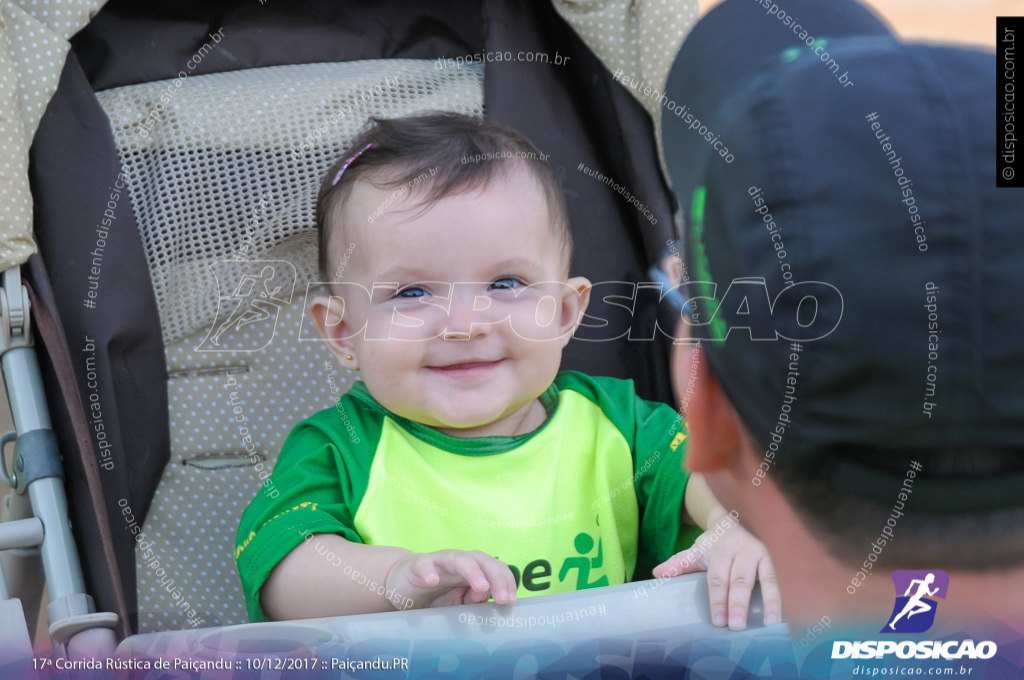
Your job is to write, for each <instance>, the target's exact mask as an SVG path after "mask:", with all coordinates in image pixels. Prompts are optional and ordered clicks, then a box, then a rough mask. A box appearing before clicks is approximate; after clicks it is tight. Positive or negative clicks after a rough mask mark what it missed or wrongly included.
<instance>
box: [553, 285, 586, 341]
mask: <svg viewBox="0 0 1024 680" xmlns="http://www.w3.org/2000/svg"><path fill="white" fill-rule="evenodd" d="M566 283H567V284H568V285H567V286H565V287H563V292H562V315H561V324H562V328H561V330H562V336H561V337H562V347H565V346H566V345H567V344H569V340H571V339H572V336H573V333H575V332H576V329H577V328H578V327H579V325H580V323H582V322H583V315H584V313H586V311H587V306H588V305H589V304H590V291H591V289H592V288H593V285H592V284H591V283H590V279H588V278H586V277H585V276H573V277H572V278H570V279H569V280H568V281H566Z"/></svg>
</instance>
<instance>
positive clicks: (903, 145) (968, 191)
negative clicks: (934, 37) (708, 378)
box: [662, 0, 1024, 512]
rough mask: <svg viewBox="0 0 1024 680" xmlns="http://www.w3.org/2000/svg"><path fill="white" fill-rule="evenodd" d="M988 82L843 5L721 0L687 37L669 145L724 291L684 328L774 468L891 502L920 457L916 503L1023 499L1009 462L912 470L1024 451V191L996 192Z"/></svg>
mask: <svg viewBox="0 0 1024 680" xmlns="http://www.w3.org/2000/svg"><path fill="white" fill-rule="evenodd" d="M773 8H774V9H773ZM798 26H799V28H797V27H798ZM995 77H996V64H995V55H994V54H992V53H989V52H984V51H979V50H971V49H964V48H954V47H943V46H929V45H908V44H904V43H901V42H899V41H898V40H897V39H896V38H895V37H893V36H892V35H891V34H890V33H889V31H888V30H887V29H886V28H885V26H884V25H883V24H882V23H881V22H880V21H879V20H878V19H876V18H875V17H874V16H873V15H871V14H870V13H869V12H868V11H867V10H865V9H864V8H863V7H861V6H860V5H859V4H857V3H855V2H852V1H849V0H829V1H828V2H821V1H820V0H781V1H780V2H779V3H778V4H777V3H776V2H771V1H770V0H761V1H760V2H752V1H751V0H726V2H724V3H722V4H721V5H719V6H718V7H716V8H715V9H713V10H712V11H711V12H710V13H709V14H708V15H707V16H706V17H705V18H704V19H702V20H701V21H700V22H698V24H697V25H696V26H695V27H694V29H693V31H692V32H691V34H690V35H689V36H688V37H687V39H686V41H685V42H684V43H683V46H682V48H681V50H680V53H679V56H678V57H677V58H676V61H675V64H674V66H673V68H672V71H671V73H670V75H669V79H668V84H667V87H666V95H667V98H668V99H669V100H671V101H673V102H680V103H681V104H680V105H678V106H677V107H676V108H675V110H674V111H666V112H665V114H664V115H663V117H662V132H663V138H664V145H665V157H666V162H667V165H668V168H669V171H670V174H671V177H672V181H673V185H674V189H675V191H676V194H677V196H678V198H679V201H680V204H681V206H682V207H683V209H684V211H683V213H684V218H685V219H684V221H685V226H684V234H682V235H681V236H682V239H683V242H684V253H685V259H686V264H687V266H688V275H689V278H691V279H694V280H700V281H709V282H714V283H715V284H717V290H712V289H711V288H710V287H708V286H705V288H704V294H705V295H707V297H715V298H717V300H718V303H719V304H717V308H716V305H715V304H711V305H707V304H704V305H698V309H700V310H702V314H703V318H702V319H698V320H699V321H703V322H704V323H703V324H702V325H699V326H696V327H695V328H694V329H693V331H694V334H695V335H697V336H698V337H701V338H703V339H705V340H706V341H707V342H705V349H706V352H707V356H708V360H709V362H710V364H711V366H712V368H713V370H714V372H715V374H716V376H717V377H718V378H719V380H720V382H721V383H722V385H723V388H724V389H725V391H726V393H727V394H728V396H729V398H730V400H731V401H732V403H733V405H734V406H735V407H736V410H737V412H738V413H739V415H740V417H741V418H742V420H743V422H744V424H745V425H746V427H747V428H748V430H749V431H750V434H751V435H752V436H753V437H754V438H755V439H756V440H757V441H758V443H759V444H761V445H763V446H767V447H769V449H766V451H765V461H767V462H768V468H769V470H770V468H771V467H772V466H778V467H779V468H782V467H786V468H787V469H789V470H791V471H797V472H799V473H800V474H803V475H808V476H814V477H816V478H819V479H824V480H827V481H828V482H829V484H831V485H832V486H834V487H835V488H838V489H841V490H844V491H846V492H848V493H852V494H856V495H861V496H865V497H874V498H877V499H878V500H883V501H890V502H891V501H892V500H893V499H894V496H893V493H892V488H893V487H892V483H893V480H897V481H896V485H897V486H899V480H902V479H903V477H904V476H905V474H906V473H905V472H904V470H902V469H900V466H901V465H905V464H906V461H908V460H916V461H918V462H919V464H920V467H921V470H920V472H919V473H918V474H917V476H916V481H915V483H914V486H913V494H912V496H913V505H912V507H913V508H915V509H918V510H922V511H932V512H972V511H984V510H990V509H996V508H1001V507H1011V506H1019V505H1021V504H1024V493H1022V489H1024V475H1022V473H1021V472H1020V470H1021V468H1019V467H1018V468H1015V469H1016V470H1018V472H1017V473H1016V474H1010V473H1005V474H1000V475H997V476H993V475H992V474H991V473H987V474H986V475H982V474H980V473H979V474H978V475H976V476H973V477H972V476H970V475H965V474H964V473H963V472H958V473H956V474H947V473H944V472H943V471H940V470H938V469H932V468H929V465H928V456H929V455H933V454H934V452H935V451H937V450H940V449H945V450H954V451H955V450H962V451H963V452H964V453H965V455H967V454H968V452H970V451H973V450H978V449H986V448H987V449H999V450H1016V451H1020V452H1022V453H1024V312H1022V311H1021V310H1020V308H1019V307H1018V306H1017V304H1016V298H1017V297H1018V295H1019V293H1018V291H1022V290H1024V238H1021V237H1020V235H1019V233H1018V232H1019V231H1020V228H1021V225H1020V224H1019V223H1020V221H1021V219H1022V218H1024V192H1021V191H1018V190H1015V189H1005V188H997V187H996V159H997V153H996V133H995V129H994V128H995V121H996V96H995V91H996V86H995ZM694 120H697V121H698V123H697V125H696V126H694ZM723 149H725V153H723ZM762 281H763V284H761V283H760V282H762ZM730 285H732V287H733V290H732V291H731V292H732V295H730V292H729V290H730V288H729V287H730ZM712 316H714V317H715V319H716V320H715V321H711V317H712ZM766 329H767V330H766ZM769 331H771V333H770V334H771V335H772V337H773V339H774V341H768V340H767V335H768V334H769ZM887 451H891V452H900V456H897V457H894V458H893V459H892V460H889V461H879V460H874V459H872V457H871V456H868V455H861V452H864V453H867V452H887ZM769 454H770V455H769ZM1022 458H1024V456H1022ZM901 461H902V462H901ZM1022 462H1024V461H1022Z"/></svg>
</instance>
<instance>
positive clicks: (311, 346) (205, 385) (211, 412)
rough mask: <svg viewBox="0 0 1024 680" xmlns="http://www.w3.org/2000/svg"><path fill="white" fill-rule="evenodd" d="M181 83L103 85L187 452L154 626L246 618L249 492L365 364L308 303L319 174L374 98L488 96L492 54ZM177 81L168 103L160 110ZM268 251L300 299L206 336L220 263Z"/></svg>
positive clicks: (385, 108) (148, 593) (176, 451)
mask: <svg viewBox="0 0 1024 680" xmlns="http://www.w3.org/2000/svg"><path fill="white" fill-rule="evenodd" d="M173 83H174V81H163V82H158V83H144V84H140V85H134V86H130V87H124V88H118V89H116V90H108V91H106V92H101V93H99V94H98V97H99V99H100V102H101V104H102V105H103V106H104V109H105V110H106V112H107V115H108V116H109V117H110V120H111V126H112V129H113V131H114V140H115V143H116V144H117V147H118V151H119V153H120V155H121V158H122V163H123V165H124V167H125V174H126V176H127V178H128V184H129V191H128V195H129V196H130V200H131V202H132V209H133V211H134V213H135V215H136V219H137V220H138V224H139V230H140V233H141V235H142V241H143V244H144V247H145V251H146V256H147V258H148V262H149V266H150V272H151V275H152V280H153V286H154V289H155V291H156V294H157V301H158V305H159V311H160V318H161V323H162V331H163V335H164V342H165V345H166V352H167V368H168V387H167V389H168V401H169V405H170V414H169V418H170V432H171V459H170V461H169V462H168V464H167V467H166V468H165V469H164V472H163V475H162V477H161V480H160V483H159V485H158V487H157V490H156V495H155V496H154V499H153V503H152V505H151V507H150V511H149V514H148V516H147V517H146V521H145V524H144V526H143V531H144V532H145V534H146V539H147V542H148V545H146V546H143V545H140V546H138V549H137V551H136V577H137V583H138V603H139V630H140V632H153V631H161V630H178V629H182V628H188V627H194V626H202V627H207V626H217V625H230V624H237V623H244V622H245V621H246V613H245V600H244V597H243V595H242V590H241V585H240V583H239V580H238V574H237V571H236V570H235V564H234V555H233V551H234V545H235V535H236V533H237V529H238V520H239V517H240V516H241V514H242V510H243V509H244V508H245V506H246V505H247V504H248V502H249V501H250V500H251V499H252V498H253V496H255V495H256V494H257V493H271V492H272V490H273V487H271V486H264V480H265V479H266V478H267V474H268V473H269V471H270V470H272V468H273V465H274V463H275V462H276V460H277V454H278V452H279V451H280V449H281V445H282V444H283V442H284V440H285V438H286V437H287V435H288V433H289V432H290V431H291V429H292V427H293V426H294V425H295V424H296V423H297V422H298V421H300V420H302V419H303V418H306V417H308V416H310V415H312V414H314V413H316V412H317V411H319V410H322V409H325V408H329V407H331V406H332V405H333V404H335V403H336V402H337V400H338V399H339V398H340V396H341V395H342V394H343V393H344V392H345V391H347V390H348V388H349V387H350V386H351V385H352V381H353V380H355V379H356V378H357V376H356V375H355V374H353V373H351V372H350V371H347V370H345V369H342V368H340V367H339V366H338V365H337V364H336V363H335V361H334V359H333V358H332V356H331V355H330V353H329V352H328V350H327V349H326V347H325V346H324V344H323V343H322V342H320V341H319V340H317V339H316V336H315V333H311V332H310V328H309V327H310V323H309V319H308V318H307V319H305V321H304V320H303V310H304V308H305V294H306V290H307V284H308V283H309V282H313V281H316V280H318V278H319V277H318V275H317V264H316V262H317V244H316V235H315V227H314V222H313V220H314V217H313V214H314V207H315V201H316V194H317V191H318V189H319V186H320V178H321V176H322V175H323V173H324V172H325V171H326V169H327V167H328V166H329V165H331V164H332V163H333V162H334V160H335V159H336V158H337V156H338V155H339V154H340V153H341V151H342V149H343V148H344V147H345V146H347V144H348V142H349V140H350V139H351V138H352V137H353V136H354V135H355V134H356V133H357V132H358V131H359V130H360V129H362V127H363V126H364V125H365V123H366V121H367V118H368V117H369V116H382V117H383V116H389V117H391V116H397V115H407V114H412V113H416V112H419V111H426V110H438V109H440V110H454V111H459V112H462V113H467V114H470V115H482V113H483V73H482V71H481V70H479V69H465V68H464V69H461V70H456V69H445V70H444V71H439V70H437V69H435V68H434V62H421V61H408V60H389V61H384V62H376V61H372V62H354V63H345V64H311V65H302V66H280V67H271V68H264V69H253V70H250V71H239V72H233V73H225V74H213V75H206V76H195V77H189V78H187V79H185V81H184V82H182V83H181V84H180V85H174V84H173ZM169 86H170V87H171V88H173V89H170V90H169V89H168V87H169ZM169 92H173V93H174V96H173V97H171V98H170V101H166V102H165V104H164V106H163V107H162V109H160V111H161V113H160V116H159V120H156V121H155V124H152V123H150V122H147V121H152V120H154V119H155V116H154V115H153V113H154V112H155V111H158V109H157V107H156V105H157V104H158V103H160V102H161V99H162V97H163V96H164V95H165V94H167V93H169ZM366 92H369V93H371V96H370V97H368V98H364V96H363V93H366ZM147 126H148V127H147ZM144 130H145V131H146V132H145V134H143V133H142V131H144ZM226 260H232V261H233V263H232V264H231V265H230V266H229V267H227V268H224V267H223V266H222V265H217V264H215V263H218V262H220V263H223V262H224V261H226ZM266 260H274V261H283V262H286V263H288V264H289V265H290V266H291V267H294V270H295V272H296V280H295V284H294V290H293V293H292V295H291V296H290V303H288V304H281V305H279V306H276V309H275V312H274V313H275V314H277V320H276V323H273V322H272V321H268V322H266V323H250V324H248V325H245V326H239V327H236V328H235V330H232V331H231V332H230V337H231V339H230V343H225V344H224V345H222V346H224V347H232V348H248V349H250V350H251V351H206V350H208V349H209V347H210V346H209V344H208V339H207V336H208V334H209V331H210V329H211V328H213V326H214V324H215V323H220V321H221V319H219V318H218V316H217V315H218V305H219V304H220V303H221V302H222V301H221V300H220V296H222V295H224V296H229V295H230V294H231V292H230V291H226V290H224V289H223V288H218V281H217V278H216V276H215V274H214V272H215V271H219V272H223V271H225V270H228V271H230V270H236V269H238V268H239V267H243V266H244V263H245V262H253V261H266ZM239 263H241V264H239ZM211 265H213V266H214V268H213V269H211ZM223 283H224V282H223V281H221V284H222V285H223ZM283 297H285V298H287V297H288V296H287V295H284V296H283ZM200 347H202V348H204V351H199V350H198V349H197V348H200ZM147 549H148V550H150V551H152V553H151V554H150V556H149V557H147V556H146V550H147Z"/></svg>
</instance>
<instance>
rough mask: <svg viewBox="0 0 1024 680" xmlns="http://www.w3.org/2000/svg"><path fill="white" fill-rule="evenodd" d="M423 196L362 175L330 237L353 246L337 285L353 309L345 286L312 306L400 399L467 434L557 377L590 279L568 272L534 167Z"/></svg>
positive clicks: (340, 245)
mask: <svg viewBox="0 0 1024 680" xmlns="http://www.w3.org/2000/svg"><path fill="white" fill-rule="evenodd" d="M419 198H420V197H419V196H412V197H410V196H408V195H407V194H402V195H401V198H400V199H399V200H395V191H394V190H393V189H378V188H376V187H374V186H372V185H370V184H369V183H367V182H359V183H358V185H357V186H356V187H354V188H353V191H352V194H351V195H350V197H349V200H348V201H347V202H346V205H345V206H344V209H343V214H342V220H343V221H342V224H344V236H343V237H342V238H334V239H332V248H333V249H334V250H335V251H336V252H333V253H332V259H331V261H332V262H335V263H337V262H339V261H340V260H341V258H342V257H343V252H345V253H349V261H348V263H347V265H346V268H345V270H344V279H343V281H342V284H341V285H340V286H337V287H336V290H335V293H334V294H335V295H342V296H343V297H344V310H343V312H342V305H340V304H339V302H340V301H339V300H338V299H336V298H335V299H333V300H332V301H331V304H330V305H329V306H327V305H325V304H323V303H321V305H320V307H319V308H317V306H316V304H314V315H322V318H323V319H324V323H323V324H322V325H323V333H324V335H325V337H326V338H327V339H328V340H329V345H330V346H331V349H332V351H333V352H334V353H335V356H337V357H338V359H339V361H341V363H342V364H343V365H345V366H349V367H351V368H359V369H360V370H361V371H362V377H363V380H364V381H365V383H366V386H367V388H368V389H369V390H370V393H371V394H373V396H374V397H375V398H376V399H377V400H378V401H379V402H380V403H381V404H382V405H383V406H384V407H386V408H387V409H389V410H391V411H392V412H394V413H397V414H398V415H401V416H404V417H406V418H409V419H411V420H415V421H418V422H420V423H423V424H426V425H430V426H432V427H435V428H438V429H441V430H443V431H448V432H450V433H452V434H456V435H461V436H477V435H478V434H481V433H486V434H513V432H512V431H509V432H504V431H503V429H504V428H503V427H502V425H503V423H509V424H510V427H511V424H512V423H514V422H516V418H517V417H518V415H521V414H522V412H523V411H522V410H523V409H526V408H530V407H533V405H532V402H533V401H534V400H535V399H537V397H538V396H539V395H540V394H541V393H543V392H544V390H545V389H547V387H548V386H549V385H550V384H551V382H552V380H553V379H554V377H555V374H556V373H557V372H558V368H559V365H560V363H561V357H562V347H563V346H564V345H565V343H567V342H568V340H569V338H570V337H571V335H572V332H573V331H574V330H575V327H576V325H577V323H578V322H579V320H580V318H581V316H582V312H583V310H584V308H585V306H586V301H587V298H588V296H589V286H590V283H589V281H587V280H586V279H583V278H581V277H577V278H573V279H568V280H567V279H566V271H567V261H566V260H567V256H566V254H565V251H564V248H563V245H562V241H561V238H560V236H559V233H558V232H557V229H556V227H555V226H554V225H552V224H551V223H550V221H549V216H548V209H547V203H546V201H545V198H544V194H543V192H542V190H541V189H540V187H539V186H538V185H537V184H536V183H535V181H534V180H533V179H532V178H531V177H530V176H528V175H527V174H526V173H525V172H522V171H518V170H516V171H513V172H511V173H510V174H509V175H508V176H507V177H498V178H495V179H494V181H492V182H491V183H490V185H489V186H487V187H486V188H484V189H482V190H478V191H474V192H472V193H469V194H463V195H457V196H450V197H448V198H444V199H442V200H441V201H439V202H437V203H435V204H434V205H433V206H431V207H429V208H427V209H424V208H423V206H422V205H420V204H419ZM382 205H386V206H387V208H386V210H384V211H383V214H382V211H381V210H380V208H381V206H382ZM368 215H372V216H374V219H373V221H372V223H371V222H369V221H368V220H367V216H368ZM346 241H347V243H346ZM363 291H366V292H363ZM318 310H319V311H318ZM349 356H351V357H352V358H351V359H349V358H348V357H349Z"/></svg>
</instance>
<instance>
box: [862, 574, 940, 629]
mask: <svg viewBox="0 0 1024 680" xmlns="http://www.w3.org/2000/svg"><path fill="white" fill-rule="evenodd" d="M889 575H890V576H891V577H892V582H893V585H895V586H896V604H895V605H894V606H893V608H892V614H890V615H889V622H888V623H886V624H885V627H883V628H882V630H880V631H879V632H880V633H923V632H925V631H926V630H928V629H929V628H931V627H932V624H934V623H935V610H936V609H937V608H938V606H939V603H938V602H936V601H935V600H934V599H933V598H936V597H941V598H942V599H943V600H945V599H946V593H947V592H949V574H947V573H946V572H944V571H941V570H939V569H929V570H918V569H902V570H900V571H892V572H889ZM900 593H903V594H902V595H900ZM915 617H916V618H915Z"/></svg>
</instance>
